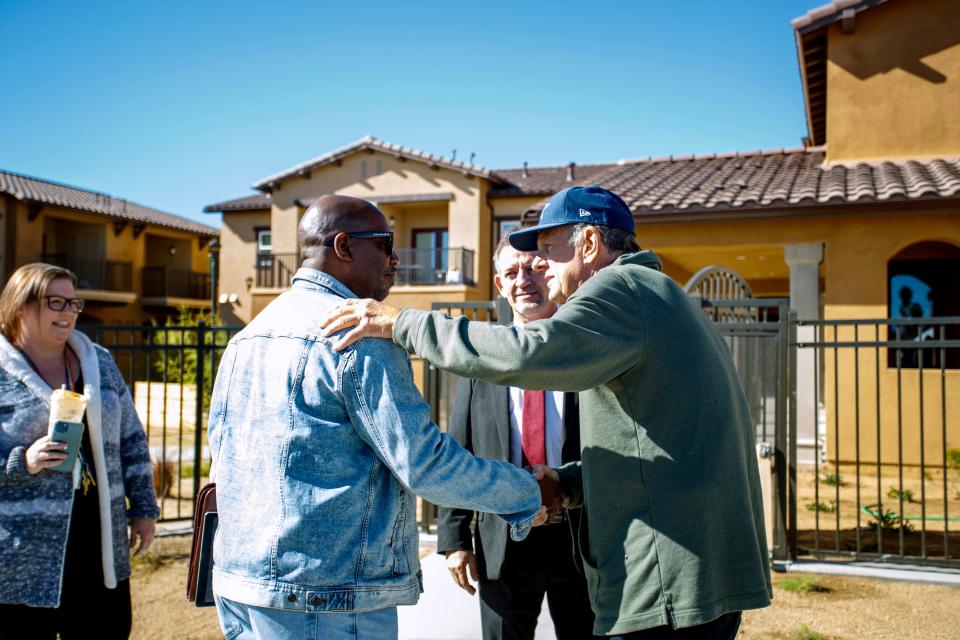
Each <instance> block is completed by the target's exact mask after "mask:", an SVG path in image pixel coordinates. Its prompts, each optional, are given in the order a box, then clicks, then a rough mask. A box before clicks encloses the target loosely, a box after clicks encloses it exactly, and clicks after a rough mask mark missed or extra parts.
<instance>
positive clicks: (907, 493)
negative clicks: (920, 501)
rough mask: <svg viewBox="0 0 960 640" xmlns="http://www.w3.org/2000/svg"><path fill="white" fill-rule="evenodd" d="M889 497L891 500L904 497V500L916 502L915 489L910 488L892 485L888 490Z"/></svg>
mask: <svg viewBox="0 0 960 640" xmlns="http://www.w3.org/2000/svg"><path fill="white" fill-rule="evenodd" d="M887 497H888V498H890V499H891V500H900V499H901V498H903V501H904V502H914V499H913V491H911V490H910V489H897V488H896V487H890V490H889V491H887Z"/></svg>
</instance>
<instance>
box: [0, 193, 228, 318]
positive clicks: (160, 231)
mask: <svg viewBox="0 0 960 640" xmlns="http://www.w3.org/2000/svg"><path fill="white" fill-rule="evenodd" d="M12 209H13V210H12V211H10V212H9V213H10V214H11V215H12V216H13V218H14V220H13V243H12V253H13V256H12V258H13V259H12V262H13V266H14V269H16V268H17V267H19V266H22V265H24V264H27V263H29V262H38V261H40V260H41V259H42V257H43V243H44V235H45V233H47V234H48V237H47V246H48V249H47V250H48V251H54V250H56V248H57V246H56V245H57V241H58V239H57V238H56V237H54V235H52V234H54V233H56V232H57V229H58V221H66V222H68V223H69V222H72V223H82V224H83V225H88V226H84V227H83V229H84V230H85V231H88V232H89V233H88V234H87V235H85V236H84V238H90V242H95V243H96V244H97V245H98V246H97V249H96V250H95V251H91V252H90V253H89V254H88V255H90V256H95V255H96V256H100V255H102V257H103V259H104V260H105V261H117V262H129V263H130V264H131V273H130V278H131V292H132V293H133V294H134V295H135V299H134V301H133V302H124V303H118V302H103V301H97V300H88V302H87V308H86V309H85V310H84V315H83V318H82V320H83V321H84V322H85V323H91V322H103V323H110V324H113V323H123V324H141V323H142V322H144V321H146V320H148V319H150V318H157V319H163V318H165V317H166V316H167V315H172V314H174V313H175V312H176V310H175V309H172V308H163V307H153V306H144V305H143V304H142V303H141V297H140V296H141V290H142V284H143V281H142V269H143V267H144V266H146V265H147V260H146V257H147V256H146V253H147V252H146V239H147V237H148V236H152V237H154V238H157V239H158V240H159V241H161V242H163V243H164V244H166V243H167V241H169V243H172V244H176V245H177V246H178V247H180V248H183V249H186V250H187V251H188V252H189V254H188V256H186V257H185V256H183V255H182V254H181V255H180V256H179V258H177V259H178V260H179V262H177V263H163V262H161V263H152V265H153V266H168V267H170V268H190V269H192V270H193V271H196V272H199V273H207V272H209V268H208V259H207V251H206V247H204V248H203V249H201V248H200V246H199V241H198V236H197V235H196V234H192V233H189V232H185V231H177V230H174V229H166V228H164V227H157V226H154V225H147V226H146V227H145V228H144V230H143V232H142V233H140V234H139V235H138V236H137V237H136V238H134V229H133V224H127V225H126V226H125V227H124V228H123V229H122V230H121V231H120V232H119V233H117V232H116V227H115V224H114V222H115V221H114V220H113V219H108V218H106V217H104V216H98V215H95V214H88V213H82V212H77V211H73V210H70V209H63V208H59V207H52V206H46V207H44V208H43V210H42V212H41V213H40V215H39V216H37V217H36V218H35V219H34V220H33V221H30V220H29V219H28V215H27V207H26V206H25V205H24V204H22V203H15V204H14V205H13V207H12ZM65 228H66V227H65ZM63 244H65V239H64V243H63ZM186 265H189V266H186ZM81 295H82V293H81Z"/></svg>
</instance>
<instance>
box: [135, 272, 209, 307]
mask: <svg viewBox="0 0 960 640" xmlns="http://www.w3.org/2000/svg"><path fill="white" fill-rule="evenodd" d="M142 279H143V280H142V284H143V289H142V291H141V295H143V302H144V304H157V305H162V306H204V307H206V306H209V305H210V274H209V273H199V272H196V271H190V270H189V269H172V268H169V267H144V268H143V275H142ZM191 302H192V303H193V304H191Z"/></svg>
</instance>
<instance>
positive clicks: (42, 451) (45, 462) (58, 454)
mask: <svg viewBox="0 0 960 640" xmlns="http://www.w3.org/2000/svg"><path fill="white" fill-rule="evenodd" d="M24 457H25V458H26V462H27V472H28V473H29V474H30V475H32V476H34V475H37V474H38V473H40V472H41V471H43V470H44V469H47V468H49V467H55V466H57V465H58V464H60V463H61V462H63V461H64V460H66V459H67V443H66V442H54V441H53V440H51V439H50V436H43V437H42V438H40V439H39V440H37V441H36V442H34V443H33V444H32V445H30V446H29V447H28V448H27V451H26V453H25V454H24Z"/></svg>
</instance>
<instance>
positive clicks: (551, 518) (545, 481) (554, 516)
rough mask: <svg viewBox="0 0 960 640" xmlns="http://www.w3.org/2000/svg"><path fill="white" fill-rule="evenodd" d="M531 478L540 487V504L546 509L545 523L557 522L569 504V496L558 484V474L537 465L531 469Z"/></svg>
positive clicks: (548, 468) (553, 470) (554, 470)
mask: <svg viewBox="0 0 960 640" xmlns="http://www.w3.org/2000/svg"><path fill="white" fill-rule="evenodd" d="M533 477H534V478H536V480H537V483H538V484H539V485H540V503H541V505H542V506H543V507H546V508H547V519H546V522H555V521H557V520H558V519H559V517H560V515H561V512H562V511H563V510H564V509H566V508H567V506H568V505H569V504H570V496H568V495H566V493H565V492H564V490H563V487H562V485H561V484H560V474H558V473H557V471H556V469H551V468H550V467H548V466H546V465H537V466H536V467H534V469H533Z"/></svg>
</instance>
